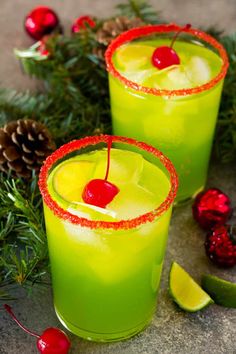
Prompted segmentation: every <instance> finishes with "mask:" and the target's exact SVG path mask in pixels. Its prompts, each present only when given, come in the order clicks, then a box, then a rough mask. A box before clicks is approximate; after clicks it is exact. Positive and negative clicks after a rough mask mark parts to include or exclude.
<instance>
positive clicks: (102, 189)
mask: <svg viewBox="0 0 236 354" xmlns="http://www.w3.org/2000/svg"><path fill="white" fill-rule="evenodd" d="M111 146H112V137H111V136H109V137H108V143H107V169H106V174H105V178H104V179H92V180H91V181H90V182H88V184H86V186H85V187H84V190H83V193H82V198H83V201H84V202H85V203H87V204H92V205H96V206H98V207H100V208H106V206H107V204H109V203H110V202H111V201H112V200H113V198H114V197H115V196H116V195H117V193H119V188H117V187H116V186H115V185H114V184H113V183H111V182H108V180H107V178H108V175H109V169H110V160H111V158H110V155H111Z"/></svg>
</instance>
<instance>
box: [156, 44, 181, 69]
mask: <svg viewBox="0 0 236 354" xmlns="http://www.w3.org/2000/svg"><path fill="white" fill-rule="evenodd" d="M152 63H153V65H154V66H156V67H157V68H158V69H165V68H167V67H168V66H171V65H178V64H180V59H179V56H178V54H177V53H176V51H175V50H174V49H172V48H171V47H167V46H163V47H158V48H156V49H155V51H154V53H153V55H152Z"/></svg>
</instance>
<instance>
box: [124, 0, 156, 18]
mask: <svg viewBox="0 0 236 354" xmlns="http://www.w3.org/2000/svg"><path fill="white" fill-rule="evenodd" d="M117 9H118V10H119V14H120V15H122V16H127V17H130V18H132V17H139V18H141V19H142V20H143V22H145V23H150V24H156V23H160V22H161V21H160V12H158V11H156V10H154V9H153V7H152V6H151V5H150V4H148V3H147V2H146V1H143V0H128V2H125V3H122V4H119V5H117Z"/></svg>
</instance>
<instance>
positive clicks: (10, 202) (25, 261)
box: [0, 174, 48, 297]
mask: <svg viewBox="0 0 236 354" xmlns="http://www.w3.org/2000/svg"><path fill="white" fill-rule="evenodd" d="M0 187H1V188H0V201H1V213H0V223H1V233H0V281H1V282H0V284H1V285H2V286H3V285H9V284H12V283H17V284H23V283H24V282H26V281H30V282H37V281H39V280H41V278H42V276H43V275H45V274H46V272H47V268H48V252H47V242H46V234H45V231H44V224H43V215H42V208H41V205H42V200H41V197H40V194H39V190H38V186H37V178H36V177H35V176H33V177H32V180H31V183H30V184H29V185H27V184H25V182H24V181H23V180H21V179H17V180H13V179H11V178H8V179H6V177H5V176H4V175H3V174H1V175H0ZM3 294H5V293H4V292H3ZM0 297H1V292H0Z"/></svg>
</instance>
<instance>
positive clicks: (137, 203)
mask: <svg viewBox="0 0 236 354" xmlns="http://www.w3.org/2000/svg"><path fill="white" fill-rule="evenodd" d="M109 139H110V136H107V135H103V136H96V137H88V138H83V139H81V140H77V141H72V142H70V143H68V144H65V145H63V146H62V147H61V148H59V149H58V150H57V151H55V152H54V153H53V154H52V155H51V156H50V157H48V158H47V160H46V162H45V164H44V166H43V167H42V169H41V172H40V179H39V187H40V191H41V194H42V196H43V203H44V216H45V223H46V230H47V237H48V247H49V255H50V263H51V273H52V284H53V294H54V305H55V310H56V314H57V316H58V318H59V319H60V321H61V322H62V324H63V325H64V326H65V327H66V328H67V329H69V330H70V331H71V332H73V333H75V334H77V335H78V336H80V337H83V338H86V339H89V340H94V341H114V340H121V339H124V338H128V337H130V336H132V335H134V334H136V333H137V332H139V331H141V330H142V329H143V328H144V327H145V326H146V325H147V324H148V323H149V322H150V321H151V318H152V316H153V314H154V311H155V308H156V300H157V292H158V287H159V281H160V276H161V270H162V264H163V259H164V254H165V248H166V242H167V236H168V227H169V222H170V216H171V209H172V204H173V201H174V198H175V195H176V192H177V185H178V181H177V175H176V172H175V169H174V167H173V165H172V163H171V162H170V160H169V159H168V158H167V157H165V156H164V155H163V154H162V153H161V152H160V151H159V150H157V149H155V148H153V147H152V146H149V145H147V144H145V143H141V142H137V141H135V140H133V139H128V138H123V137H117V136H113V137H112V141H113V143H115V148H112V149H111V155H110V173H109V176H110V177H109V180H110V181H111V182H112V183H115V184H116V186H117V187H118V188H119V193H118V194H117V196H115V197H114V199H113V201H112V202H111V203H110V204H108V206H107V207H106V208H100V207H96V206H93V205H89V204H86V203H83V200H81V191H82V190H83V187H84V185H85V184H86V183H87V182H88V181H89V180H91V178H103V176H104V175H103V173H104V168H103V167H104V166H105V160H106V149H105V150H104V147H106V144H107V143H108V140H109ZM134 147H135V149H136V151H138V152H139V153H137V152H133V151H132V150H133V148H134ZM143 153H145V158H144V157H143ZM72 155H73V157H71V156H72ZM149 159H150V161H151V162H149V161H148V160H149Z"/></svg>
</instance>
